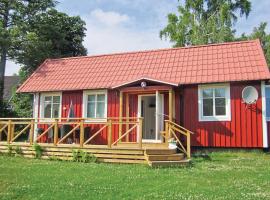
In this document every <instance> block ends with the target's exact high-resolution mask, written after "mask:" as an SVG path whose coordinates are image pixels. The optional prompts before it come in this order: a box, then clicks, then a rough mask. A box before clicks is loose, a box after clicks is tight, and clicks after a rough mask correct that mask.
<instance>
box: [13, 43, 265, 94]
mask: <svg viewBox="0 0 270 200" xmlns="http://www.w3.org/2000/svg"><path fill="white" fill-rule="evenodd" d="M142 77H148V78H150V79H154V80H158V81H161V82H167V83H172V84H176V85H178V84H198V83H210V82H229V81H246V80H264V79H270V73H269V70H268V67H267V64H266V60H265V57H264V55H263V51H262V48H261V45H260V42H259V40H252V41H241V42H231V43H222V44H211V45H202V46H192V47H183V48H171V49H160V50H152V51H138V52H130V53H118V54H109V55H100V56H85V57H72V58H63V59H48V60H46V61H45V62H44V63H43V64H42V65H41V66H40V67H39V68H38V69H37V70H36V71H35V72H34V73H33V74H32V75H31V76H30V77H29V78H28V79H27V80H26V81H25V82H24V84H23V85H22V86H21V87H20V88H19V89H18V92H40V91H64V90H81V89H97V88H113V87H116V86H117V85H121V84H124V83H126V82H132V81H133V80H138V79H140V78H142Z"/></svg>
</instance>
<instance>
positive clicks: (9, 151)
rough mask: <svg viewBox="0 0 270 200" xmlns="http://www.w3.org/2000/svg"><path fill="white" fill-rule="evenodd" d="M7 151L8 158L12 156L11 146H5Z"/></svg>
mask: <svg viewBox="0 0 270 200" xmlns="http://www.w3.org/2000/svg"><path fill="white" fill-rule="evenodd" d="M7 150H8V152H7V155H8V156H13V147H12V146H11V145H8V146H7Z"/></svg>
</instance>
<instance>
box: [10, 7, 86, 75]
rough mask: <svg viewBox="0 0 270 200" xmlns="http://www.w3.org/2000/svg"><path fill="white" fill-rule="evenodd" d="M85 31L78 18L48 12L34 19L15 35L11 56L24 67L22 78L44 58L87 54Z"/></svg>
mask: <svg viewBox="0 0 270 200" xmlns="http://www.w3.org/2000/svg"><path fill="white" fill-rule="evenodd" d="M85 30H86V28H85V22H84V21H83V20H81V18H80V17H78V16H76V17H70V16H68V15H67V14H65V13H62V12H58V11H57V10H55V9H50V10H48V11H47V12H45V13H41V14H38V15H35V16H33V17H32V19H31V20H29V24H28V26H27V28H26V29H25V30H24V31H17V32H14V35H16V38H17V39H16V40H14V47H13V48H12V49H11V51H10V54H11V57H12V58H13V59H14V60H16V61H17V62H18V63H20V64H21V65H22V66H23V68H22V71H23V72H24V73H25V75H22V77H27V76H29V75H30V74H31V73H32V72H33V71H34V70H35V69H36V68H37V67H38V66H39V65H40V64H41V63H42V62H44V60H45V59H47V58H61V57H70V56H81V55H86V54H87V51H86V49H85V47H84V46H83V44H82V42H83V38H84V37H85Z"/></svg>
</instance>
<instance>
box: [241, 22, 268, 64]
mask: <svg viewBox="0 0 270 200" xmlns="http://www.w3.org/2000/svg"><path fill="white" fill-rule="evenodd" d="M266 27H267V23H266V22H262V23H261V24H260V25H259V26H258V27H255V28H254V29H253V32H252V33H251V34H249V35H246V34H242V36H241V37H240V38H239V40H247V39H260V41H261V45H262V48H263V50H264V55H265V57H266V60H267V64H268V66H269V67H270V33H267V32H266Z"/></svg>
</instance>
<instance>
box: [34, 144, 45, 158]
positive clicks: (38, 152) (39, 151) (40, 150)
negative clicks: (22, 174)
mask: <svg viewBox="0 0 270 200" xmlns="http://www.w3.org/2000/svg"><path fill="white" fill-rule="evenodd" d="M33 148H34V151H35V158H37V159H40V158H41V156H42V153H43V151H44V150H43V148H42V147H41V146H40V145H39V144H37V143H35V144H34V145H33Z"/></svg>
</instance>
